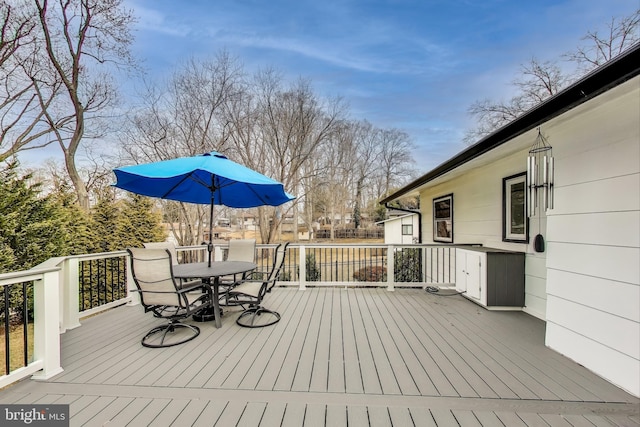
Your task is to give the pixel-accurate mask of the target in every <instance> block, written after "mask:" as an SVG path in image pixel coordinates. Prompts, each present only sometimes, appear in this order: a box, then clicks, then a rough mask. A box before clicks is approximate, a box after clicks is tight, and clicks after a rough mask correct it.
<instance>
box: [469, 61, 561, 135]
mask: <svg viewBox="0 0 640 427" xmlns="http://www.w3.org/2000/svg"><path fill="white" fill-rule="evenodd" d="M520 71H521V74H520V76H519V77H518V78H517V79H515V80H514V81H513V82H512V85H513V86H515V87H516V88H517V89H518V94H517V95H515V96H514V97H512V98H511V99H510V100H509V101H508V102H506V103H505V102H496V101H491V100H489V99H484V100H481V101H477V102H474V103H473V104H472V105H471V107H469V110H468V112H469V114H471V115H473V116H475V118H476V121H477V123H478V126H477V127H476V128H475V129H472V130H470V131H467V133H466V135H465V142H467V143H472V142H475V141H476V140H477V139H479V138H481V137H483V136H485V135H488V134H489V133H491V132H492V131H494V130H496V129H498V128H500V127H502V126H504V125H506V124H507V123H509V122H511V121H513V120H515V119H516V118H517V117H519V116H520V115H521V114H523V113H524V112H526V111H528V110H529V109H531V108H533V107H535V106H536V105H538V104H539V103H541V102H542V101H544V100H545V99H546V98H548V97H550V96H552V95H555V94H556V93H558V92H559V91H560V90H561V89H562V88H563V87H564V86H565V85H566V83H567V81H568V78H567V77H566V76H565V75H563V73H562V70H561V69H560V67H559V66H558V64H557V63H555V62H551V61H545V62H540V61H539V60H538V59H536V58H531V61H530V62H529V63H528V64H526V65H522V66H521V67H520Z"/></svg>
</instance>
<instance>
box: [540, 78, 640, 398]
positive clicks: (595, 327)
mask: <svg viewBox="0 0 640 427" xmlns="http://www.w3.org/2000/svg"><path fill="white" fill-rule="evenodd" d="M543 128H544V131H545V134H548V136H549V143H550V144H551V145H552V146H553V154H554V157H555V159H556V191H555V201H556V203H555V208H554V209H553V210H551V211H549V213H548V236H547V245H548V252H547V274H548V277H547V335H546V342H547V345H548V346H549V347H551V348H553V349H555V350H557V351H559V352H560V353H562V354H564V355H566V356H568V357H570V358H572V359H574V360H575V361H577V362H578V363H580V364H582V365H584V366H585V367H587V368H589V369H591V370H593V371H594V372H596V373H598V374H599V375H601V376H603V377H604V378H606V379H608V380H610V381H611V382H613V383H615V384H617V385H619V386H621V387H622V388H624V389H626V390H628V391H629V392H631V393H633V394H635V395H636V396H638V395H640V83H639V79H638V78H635V79H633V80H632V81H629V82H627V83H625V84H623V85H621V86H619V87H617V88H615V89H613V90H610V91H609V92H607V93H605V94H603V95H601V96H599V97H597V98H595V99H594V100H591V101H589V102H588V103H586V104H583V105H582V106H579V107H577V108H575V109H574V110H571V111H569V112H568V113H566V114H564V115H563V116H561V117H559V118H558V120H556V121H554V123H550V126H543Z"/></svg>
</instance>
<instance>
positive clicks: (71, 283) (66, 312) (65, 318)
mask: <svg viewBox="0 0 640 427" xmlns="http://www.w3.org/2000/svg"><path fill="white" fill-rule="evenodd" d="M60 279H61V280H60V296H61V298H62V306H61V307H60V308H61V313H60V320H61V321H62V323H61V326H60V332H61V333H62V332H65V331H67V330H69V329H73V328H77V327H78V326H80V261H79V260H78V258H75V257H69V258H66V259H65V260H64V261H63V262H62V268H61V270H60Z"/></svg>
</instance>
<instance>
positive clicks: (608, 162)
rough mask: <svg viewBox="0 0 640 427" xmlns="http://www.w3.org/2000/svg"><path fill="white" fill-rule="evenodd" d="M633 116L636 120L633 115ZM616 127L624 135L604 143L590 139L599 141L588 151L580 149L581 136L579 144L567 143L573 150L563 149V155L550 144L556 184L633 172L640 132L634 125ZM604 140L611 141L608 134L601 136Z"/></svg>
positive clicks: (635, 167)
mask: <svg viewBox="0 0 640 427" xmlns="http://www.w3.org/2000/svg"><path fill="white" fill-rule="evenodd" d="M635 120H636V122H637V120H638V119H637V117H636V119H635ZM620 127H621V128H624V130H625V132H626V135H624V139H621V140H618V141H617V142H615V143H611V144H607V145H604V144H602V141H600V140H598V139H592V140H593V141H597V143H598V144H599V145H598V146H597V147H595V148H593V149H591V150H589V151H583V150H585V147H584V146H582V145H583V144H584V143H585V141H584V140H580V143H579V144H573V145H572V146H571V150H573V151H570V152H566V154H565V155H566V157H565V156H564V155H561V154H559V153H558V150H556V146H554V155H555V156H554V157H555V161H556V165H555V166H556V167H555V171H554V172H555V178H556V180H555V184H556V185H557V186H558V187H565V186H570V185H574V184H579V183H583V182H594V181H599V180H603V179H608V178H614V177H617V176H624V175H633V174H637V173H638V161H639V160H638V159H639V158H640V147H638V138H639V137H640V135H639V134H638V128H637V125H636V129H635V131H634V130H632V129H631V127H630V126H620ZM590 138H593V136H591V137H590ZM604 141H611V139H610V138H609V135H606V136H605V139H604ZM552 145H553V144H552ZM560 151H562V149H560Z"/></svg>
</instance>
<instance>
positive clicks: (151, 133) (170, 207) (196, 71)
mask: <svg viewBox="0 0 640 427" xmlns="http://www.w3.org/2000/svg"><path fill="white" fill-rule="evenodd" d="M242 77H243V71H242V67H241V65H240V64H239V62H238V61H237V59H235V58H233V57H231V56H230V55H229V54H228V53H227V52H224V51H223V52H220V53H219V54H218V55H217V56H216V57H215V58H213V59H208V60H202V61H197V60H195V59H191V60H189V61H187V62H186V63H185V64H184V65H183V66H182V67H181V68H180V69H178V70H177V71H176V72H175V73H174V74H173V75H172V77H171V79H170V80H169V81H168V82H167V84H166V85H164V86H160V85H159V84H156V85H152V84H148V85H147V87H146V89H145V92H144V93H143V94H141V96H140V99H141V100H142V105H141V106H140V107H139V108H137V109H136V110H135V111H134V112H133V113H132V114H131V119H130V122H129V123H128V125H127V126H126V127H125V129H124V131H123V133H122V137H123V138H122V139H123V141H124V142H123V145H122V147H121V149H122V153H123V154H122V156H121V160H120V161H128V162H131V163H147V162H153V161H159V160H168V159H173V158H177V157H186V156H194V155H199V154H203V153H206V152H210V151H220V152H223V153H224V152H226V151H229V146H230V144H229V143H228V140H229V138H230V133H231V131H232V127H231V126H230V119H229V115H228V113H227V111H228V109H229V105H230V104H231V102H232V101H231V97H232V96H235V95H234V94H236V93H237V92H239V91H240V90H241V88H242ZM162 204H163V206H164V211H165V220H166V222H167V223H169V224H170V227H171V231H172V233H173V235H174V237H175V238H176V240H177V241H178V243H179V244H181V245H193V244H199V243H200V242H201V241H202V240H203V236H204V235H205V232H204V230H205V227H206V226H207V225H208V218H209V209H208V207H207V206H198V205H192V204H187V203H178V202H168V201H167V202H163V203H162Z"/></svg>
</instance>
